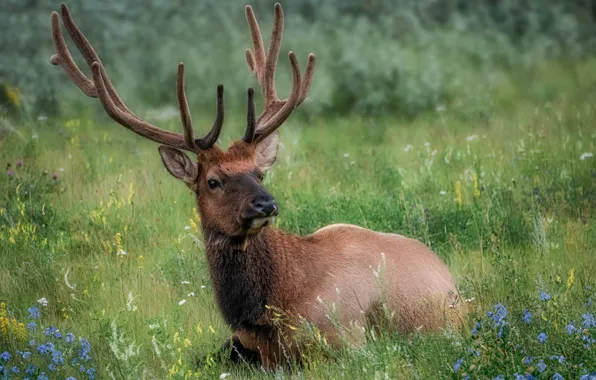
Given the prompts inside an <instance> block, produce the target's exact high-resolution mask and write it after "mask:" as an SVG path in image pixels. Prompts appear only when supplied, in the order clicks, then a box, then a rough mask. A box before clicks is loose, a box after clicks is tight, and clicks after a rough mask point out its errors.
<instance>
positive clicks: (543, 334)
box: [538, 332, 548, 343]
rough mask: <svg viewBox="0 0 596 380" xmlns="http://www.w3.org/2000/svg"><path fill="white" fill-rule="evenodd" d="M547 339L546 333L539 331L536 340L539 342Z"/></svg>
mask: <svg viewBox="0 0 596 380" xmlns="http://www.w3.org/2000/svg"><path fill="white" fill-rule="evenodd" d="M547 339H548V335H546V334H545V333H543V332H541V333H540V334H538V340H539V341H540V343H544V342H546V340H547Z"/></svg>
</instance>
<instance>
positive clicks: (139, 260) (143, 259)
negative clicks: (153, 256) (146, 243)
mask: <svg viewBox="0 0 596 380" xmlns="http://www.w3.org/2000/svg"><path fill="white" fill-rule="evenodd" d="M137 262H138V268H139V269H143V263H144V262H145V258H144V257H143V255H141V256H139V258H138V259H137Z"/></svg>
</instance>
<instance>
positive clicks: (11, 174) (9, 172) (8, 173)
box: [6, 170, 14, 177]
mask: <svg viewBox="0 0 596 380" xmlns="http://www.w3.org/2000/svg"><path fill="white" fill-rule="evenodd" d="M6 174H7V175H8V176H9V177H12V176H13V174H14V173H13V172H12V170H9V171H8V172H7V173H6Z"/></svg>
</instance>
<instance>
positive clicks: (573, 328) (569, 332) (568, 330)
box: [565, 323, 576, 335]
mask: <svg viewBox="0 0 596 380" xmlns="http://www.w3.org/2000/svg"><path fill="white" fill-rule="evenodd" d="M565 330H567V334H569V335H571V334H573V332H574V331H575V330H576V328H575V326H573V325H572V324H571V323H569V324H568V325H567V326H565Z"/></svg>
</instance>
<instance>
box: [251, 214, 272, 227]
mask: <svg viewBox="0 0 596 380" xmlns="http://www.w3.org/2000/svg"><path fill="white" fill-rule="evenodd" d="M274 220H275V217H274V216H265V217H262V218H254V219H253V220H251V221H250V229H251V230H256V229H260V228H262V227H267V226H269V225H271V224H273V221H274Z"/></svg>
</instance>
